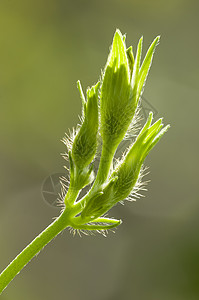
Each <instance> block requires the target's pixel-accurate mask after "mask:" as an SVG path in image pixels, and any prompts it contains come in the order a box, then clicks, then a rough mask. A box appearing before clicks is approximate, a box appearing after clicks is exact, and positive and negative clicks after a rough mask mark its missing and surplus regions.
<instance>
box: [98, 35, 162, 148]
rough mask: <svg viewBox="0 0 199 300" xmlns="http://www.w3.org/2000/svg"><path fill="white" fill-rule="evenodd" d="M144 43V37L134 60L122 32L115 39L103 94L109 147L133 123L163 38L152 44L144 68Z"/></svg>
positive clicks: (104, 131) (103, 121) (103, 123)
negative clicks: (159, 42) (142, 59)
mask: <svg viewBox="0 0 199 300" xmlns="http://www.w3.org/2000/svg"><path fill="white" fill-rule="evenodd" d="M142 41H143V39H142V38H141V39H140V41H139V43H138V47H137V52H136V57H135V60H134V56H133V51H132V47H129V48H128V49H126V45H125V39H124V38H123V36H122V34H121V33H120V31H119V30H116V33H115V36H114V39H113V44H112V48H111V51H110V54H109V57H108V61H107V64H106V66H105V70H104V74H103V80H102V86H101V95H100V116H101V135H102V139H103V142H104V143H105V144H106V145H107V146H109V147H110V146H111V147H113V148H115V147H117V146H118V144H119V143H120V142H121V141H122V139H123V138H124V136H125V134H126V132H127V130H128V128H129V126H130V124H131V121H132V119H133V116H134V114H135V111H136V109H137V106H138V101H139V98H140V95H141V93H142V91H143V86H144V84H145V81H146V78H147V75H148V72H149V69H150V66H151V62H152V58H153V53H154V51H155V47H156V45H157V43H158V41H159V37H157V38H156V39H155V40H154V41H153V43H152V44H151V46H150V48H149V50H148V52H147V54H146V56H145V58H144V61H143V63H142V65H141V67H140V61H141V52H142Z"/></svg>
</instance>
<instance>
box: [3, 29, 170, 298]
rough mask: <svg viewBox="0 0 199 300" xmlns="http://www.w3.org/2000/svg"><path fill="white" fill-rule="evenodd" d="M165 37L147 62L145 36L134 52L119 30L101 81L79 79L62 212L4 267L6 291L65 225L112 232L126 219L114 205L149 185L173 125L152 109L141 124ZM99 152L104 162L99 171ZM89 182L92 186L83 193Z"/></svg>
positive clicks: (81, 230)
mask: <svg viewBox="0 0 199 300" xmlns="http://www.w3.org/2000/svg"><path fill="white" fill-rule="evenodd" d="M159 39H160V37H159V36H158V37H156V38H155V39H154V41H153V42H152V44H151V45H150V47H149V49H148V51H147V53H146V55H145V57H144V59H143V61H142V63H141V53H142V44H143V38H142V37H141V39H140V40H139V42H138V46H137V50H136V53H135V55H134V53H133V50H132V47H129V48H127V47H126V36H125V35H122V34H121V32H120V31H119V30H116V32H115V35H114V38H113V42H112V46H111V49H110V53H109V56H108V59H107V63H106V65H105V67H104V70H103V71H102V73H101V76H100V79H99V81H98V82H97V83H96V84H94V85H93V86H92V87H91V88H87V91H86V95H84V93H83V89H82V87H81V83H80V81H78V82H77V87H78V89H79V93H80V98H81V101H82V116H81V118H80V124H78V125H77V127H76V129H73V130H72V131H70V134H69V135H65V136H64V138H63V142H64V144H65V145H66V152H65V153H64V154H63V157H64V159H65V160H67V162H69V165H70V167H69V171H70V178H69V179H67V178H65V177H62V178H61V191H60V199H59V205H60V206H61V211H60V215H59V216H58V217H57V218H56V219H55V220H54V221H53V222H52V223H51V224H50V225H49V226H48V227H47V228H46V229H45V230H44V231H42V232H41V233H40V234H39V235H38V236H37V237H36V238H35V239H34V240H33V241H32V242H31V243H30V244H29V245H28V246H27V247H26V248H25V249H23V250H22V251H21V253H20V254H19V255H18V256H16V258H15V259H14V260H13V261H12V262H11V263H10V264H9V265H8V266H7V267H6V268H5V269H4V270H3V271H2V273H1V274H0V294H1V293H2V291H3V290H4V289H5V288H6V287H7V285H8V284H9V283H10V282H11V281H12V279H13V278H14V277H15V276H16V275H17V274H18V273H19V272H20V271H21V270H22V269H23V267H24V266H25V265H26V264H27V263H28V262H29V261H30V260H31V259H32V258H33V257H34V256H35V255H36V254H37V253H39V251H40V250H41V249H42V248H43V247H44V246H45V245H46V244H48V243H49V242H50V241H51V240H52V239H53V238H54V237H56V236H57V235H58V234H59V233H60V232H62V231H63V230H64V229H66V228H69V230H70V231H71V232H72V233H73V234H74V233H75V232H77V233H78V234H79V235H81V233H84V234H89V233H91V234H93V233H95V232H99V233H101V234H103V235H104V236H106V234H107V232H108V230H113V229H114V228H116V227H117V226H118V225H120V224H121V223H122V221H121V220H117V219H115V218H113V217H107V213H108V212H109V210H110V209H111V208H112V207H113V206H114V205H116V204H117V203H118V202H120V203H124V201H125V200H130V201H135V200H136V199H138V198H139V197H140V196H141V194H140V193H141V191H142V190H145V185H146V182H144V181H143V176H144V174H145V173H146V168H145V167H144V166H143V163H144V160H145V158H146V156H147V155H148V154H149V152H150V151H151V149H152V148H153V147H154V146H155V145H156V144H157V142H158V141H159V140H160V139H161V137H162V136H163V135H164V133H165V132H166V131H167V130H168V128H169V125H167V126H165V127H163V123H162V119H159V120H157V121H156V122H154V123H152V119H153V113H152V112H150V113H149V116H148V118H147V120H146V122H145V124H144V126H143V127H142V128H140V127H139V125H138V124H139V118H140V117H139V111H140V101H141V95H142V93H143V89H144V86H145V83H146V79H147V76H148V73H149V69H150V67H151V63H152V59H153V54H154V51H155V48H156V46H157V45H158V43H159ZM132 137H133V142H131V145H130V146H129V147H128V149H126V150H125V151H124V153H123V154H122V156H121V157H120V158H117V159H116V158H115V154H116V151H117V149H118V146H119V145H120V144H121V143H122V141H124V140H125V139H130V140H131V141H132ZM99 141H100V142H99ZM97 156H98V157H100V162H99V166H98V169H97V172H94V161H95V159H96V157H97ZM65 167H66V166H65ZM66 168H67V167H66ZM86 186H87V190H88V192H87V193H86V194H85V195H84V196H82V197H80V196H81V194H80V192H81V191H82V189H83V188H84V187H86Z"/></svg>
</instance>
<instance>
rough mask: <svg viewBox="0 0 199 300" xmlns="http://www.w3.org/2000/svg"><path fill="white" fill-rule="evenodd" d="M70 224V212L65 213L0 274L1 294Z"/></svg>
mask: <svg viewBox="0 0 199 300" xmlns="http://www.w3.org/2000/svg"><path fill="white" fill-rule="evenodd" d="M69 224H70V211H68V210H67V211H66V210H64V211H63V213H62V214H61V215H60V216H59V217H58V218H57V219H56V220H55V221H54V222H53V223H51V224H50V225H49V226H48V227H47V228H46V229H45V230H44V231H43V232H41V233H40V234H39V235H38V236H37V237H36V238H35V239H34V240H33V241H32V242H31V243H30V244H29V245H28V246H27V247H26V248H25V249H24V250H22V252H21V253H20V254H19V255H18V256H17V257H16V258H15V259H14V260H13V261H12V262H11V263H10V264H9V265H8V266H7V268H6V269H5V270H4V271H3V272H2V273H1V274H0V294H1V293H2V291H3V290H4V289H5V288H6V287H7V285H8V284H9V283H10V282H11V281H12V279H13V278H14V277H15V276H16V275H17V274H18V273H19V272H20V271H21V270H22V269H23V267H25V265H26V264H27V263H28V262H29V261H30V260H31V259H32V258H33V257H34V256H35V255H36V254H37V253H38V252H39V251H41V250H42V248H43V247H44V246H45V245H47V244H48V243H49V242H50V241H51V240H52V239H53V238H54V237H55V236H57V235H58V234H59V233H60V232H61V231H62V230H63V229H65V228H66V227H67V226H69Z"/></svg>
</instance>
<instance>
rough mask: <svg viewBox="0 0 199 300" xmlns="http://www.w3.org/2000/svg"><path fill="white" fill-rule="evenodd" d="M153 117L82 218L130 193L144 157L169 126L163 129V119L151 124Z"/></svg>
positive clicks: (96, 213)
mask: <svg viewBox="0 0 199 300" xmlns="http://www.w3.org/2000/svg"><path fill="white" fill-rule="evenodd" d="M152 117H153V114H152V112H151V113H150V114H149V117H148V120H147V122H146V124H145V125H144V127H143V129H142V130H141V132H140V134H139V135H138V137H137V139H136V141H135V142H134V144H133V145H132V147H131V148H130V149H129V151H128V152H127V154H126V155H125V157H124V158H123V160H122V162H121V163H120V164H119V165H118V167H116V169H115V170H114V171H113V173H112V175H111V177H110V180H109V182H108V184H106V186H105V187H104V189H103V190H102V191H101V192H100V193H99V194H97V196H95V197H93V198H91V199H89V201H88V202H87V204H86V206H85V208H84V210H83V211H82V218H89V217H90V218H97V217H99V216H101V215H103V214H105V213H106V212H107V211H108V210H109V209H110V208H111V207H112V206H114V205H115V204H116V203H117V202H118V201H122V200H124V199H125V198H127V197H128V196H129V195H130V193H131V192H132V190H133V188H134V187H135V185H136V182H137V180H138V178H139V175H140V170H141V167H142V164H143V162H144V159H145V158H146V156H147V154H148V153H149V151H150V150H151V149H152V148H153V147H154V146H155V144H156V143H157V142H158V141H159V139H160V138H161V137H162V136H163V134H164V133H165V132H166V131H167V130H168V128H169V125H167V126H166V127H164V128H163V129H162V127H163V124H162V119H159V120H158V121H157V122H155V123H154V124H153V125H151V122H152Z"/></svg>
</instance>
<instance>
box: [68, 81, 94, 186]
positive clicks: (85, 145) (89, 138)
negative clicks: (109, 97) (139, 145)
mask: <svg viewBox="0 0 199 300" xmlns="http://www.w3.org/2000/svg"><path fill="white" fill-rule="evenodd" d="M99 85H100V83H99V82H98V83H97V84H96V85H95V86H93V87H92V88H91V89H88V90H87V102H86V101H85V99H84V95H83V92H82V89H81V85H80V82H78V88H79V90H80V95H81V98H82V104H83V116H82V119H83V120H82V124H81V127H80V129H79V131H78V132H77V135H76V136H75V139H74V142H73V145H72V151H71V153H70V155H69V159H70V170H71V174H70V178H71V186H72V187H73V188H75V189H77V190H80V189H82V188H83V187H84V186H86V185H88V184H90V183H91V182H92V181H93V180H94V172H93V168H92V166H89V164H90V163H91V162H92V160H93V159H94V156H95V154H96V150H97V135H98V90H99Z"/></svg>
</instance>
